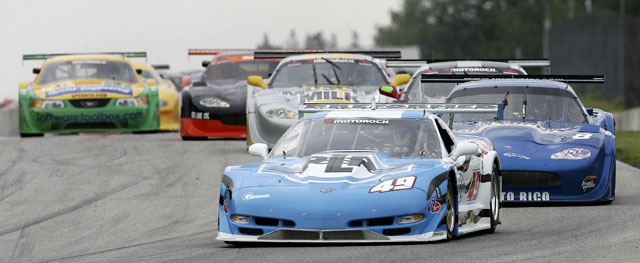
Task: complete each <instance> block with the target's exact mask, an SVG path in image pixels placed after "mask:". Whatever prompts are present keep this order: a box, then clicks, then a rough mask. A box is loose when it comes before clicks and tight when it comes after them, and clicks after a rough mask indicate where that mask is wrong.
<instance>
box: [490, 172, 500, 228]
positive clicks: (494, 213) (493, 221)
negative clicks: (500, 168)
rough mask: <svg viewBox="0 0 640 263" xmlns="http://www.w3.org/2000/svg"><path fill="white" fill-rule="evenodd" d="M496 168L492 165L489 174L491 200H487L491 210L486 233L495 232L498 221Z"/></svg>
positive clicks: (498, 190)
mask: <svg viewBox="0 0 640 263" xmlns="http://www.w3.org/2000/svg"><path fill="white" fill-rule="evenodd" d="M496 171H497V167H496V166H495V165H493V172H492V173H491V198H490V199H489V207H490V209H491V228H489V230H488V232H489V233H493V232H496V227H497V226H498V222H499V220H500V189H499V188H500V184H499V182H498V173H497V172H496Z"/></svg>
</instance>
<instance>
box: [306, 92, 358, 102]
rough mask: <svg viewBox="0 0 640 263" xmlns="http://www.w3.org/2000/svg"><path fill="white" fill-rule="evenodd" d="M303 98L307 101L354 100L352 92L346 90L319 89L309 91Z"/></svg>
mask: <svg viewBox="0 0 640 263" xmlns="http://www.w3.org/2000/svg"><path fill="white" fill-rule="evenodd" d="M303 99H304V101H305V102H316V101H327V102H331V101H350V102H353V98H352V97H351V92H345V91H344V90H318V91H312V92H307V93H305V94H304V96H303Z"/></svg>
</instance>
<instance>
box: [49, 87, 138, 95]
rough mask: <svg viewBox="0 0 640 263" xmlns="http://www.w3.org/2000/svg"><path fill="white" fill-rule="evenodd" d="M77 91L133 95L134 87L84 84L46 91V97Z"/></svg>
mask: <svg viewBox="0 0 640 263" xmlns="http://www.w3.org/2000/svg"><path fill="white" fill-rule="evenodd" d="M77 93H91V96H94V95H96V93H113V94H121V95H128V96H133V89H132V88H131V87H127V86H120V87H119V86H104V85H82V86H72V87H65V88H58V89H55V90H51V91H47V92H45V97H47V98H51V97H58V96H62V95H67V94H77ZM87 96H89V95H87ZM105 96H106V95H105Z"/></svg>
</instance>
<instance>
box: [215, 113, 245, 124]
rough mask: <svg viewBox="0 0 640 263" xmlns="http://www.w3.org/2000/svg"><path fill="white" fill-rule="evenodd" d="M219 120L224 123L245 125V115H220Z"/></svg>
mask: <svg viewBox="0 0 640 263" xmlns="http://www.w3.org/2000/svg"><path fill="white" fill-rule="evenodd" d="M220 122H222V124H225V125H234V126H245V125H247V116H246V115H230V116H222V117H220Z"/></svg>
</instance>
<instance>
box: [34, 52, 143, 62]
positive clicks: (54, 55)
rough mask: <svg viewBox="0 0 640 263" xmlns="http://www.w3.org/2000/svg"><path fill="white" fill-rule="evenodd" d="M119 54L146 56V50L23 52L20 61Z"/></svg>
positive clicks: (131, 56) (129, 56) (133, 56)
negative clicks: (67, 56)
mask: <svg viewBox="0 0 640 263" xmlns="http://www.w3.org/2000/svg"><path fill="white" fill-rule="evenodd" d="M101 54H106V55H120V56H123V57H127V58H146V57H147V52H144V51H140V52H86V53H57V54H25V55H22V61H25V60H45V59H48V58H52V57H56V56H65V55H101Z"/></svg>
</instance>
